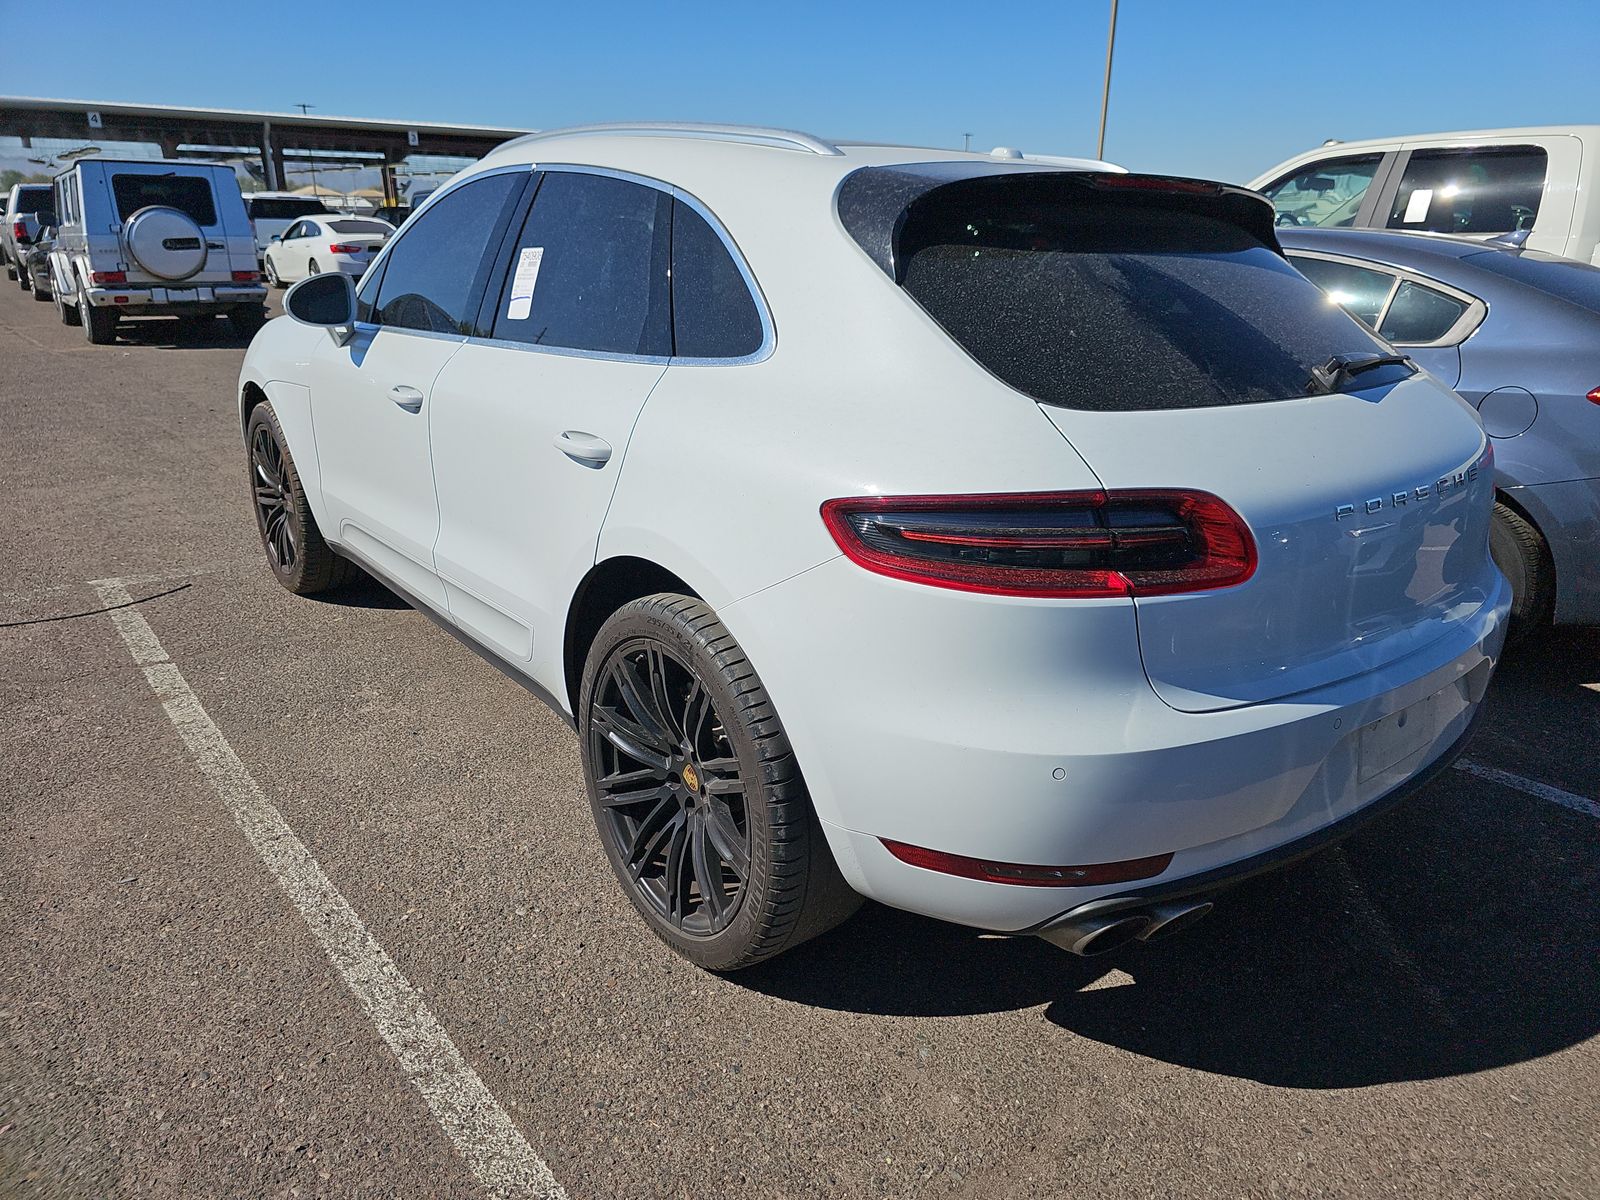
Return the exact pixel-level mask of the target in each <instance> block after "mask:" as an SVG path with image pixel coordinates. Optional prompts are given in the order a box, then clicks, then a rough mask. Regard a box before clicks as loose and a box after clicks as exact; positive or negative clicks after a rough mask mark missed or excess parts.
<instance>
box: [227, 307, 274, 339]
mask: <svg viewBox="0 0 1600 1200" xmlns="http://www.w3.org/2000/svg"><path fill="white" fill-rule="evenodd" d="M266 323H267V310H266V309H264V308H262V307H261V306H260V305H255V306H252V307H249V308H235V309H233V310H231V311H230V312H229V313H228V324H230V325H232V326H233V332H234V333H236V334H238V335H239V336H240V337H242V338H244V339H245V340H247V341H248V340H249V339H250V338H253V337H255V335H256V334H258V333H260V332H261V327H262V326H263V325H265V324H266Z"/></svg>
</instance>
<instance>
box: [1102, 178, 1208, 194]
mask: <svg viewBox="0 0 1600 1200" xmlns="http://www.w3.org/2000/svg"><path fill="white" fill-rule="evenodd" d="M1089 182H1090V183H1091V184H1093V185H1094V186H1095V187H1097V188H1112V189H1116V188H1121V189H1123V190H1125V191H1130V192H1186V193H1189V194H1190V195H1196V196H1215V195H1216V194H1217V193H1218V192H1220V191H1222V185H1221V184H1218V183H1208V182H1207V181H1205V180H1204V179H1179V178H1175V177H1173V176H1170V175H1121V174H1115V173H1111V172H1106V173H1103V174H1094V175H1090V176H1089Z"/></svg>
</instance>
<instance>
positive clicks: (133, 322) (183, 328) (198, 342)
mask: <svg viewBox="0 0 1600 1200" xmlns="http://www.w3.org/2000/svg"><path fill="white" fill-rule="evenodd" d="M117 339H118V340H119V341H123V342H126V343H128V344H129V345H131V346H144V347H147V348H149V349H152V350H243V349H245V348H246V347H247V346H249V345H250V339H249V338H248V337H241V336H240V335H239V334H237V333H235V332H234V328H233V324H232V323H231V322H230V321H228V320H227V319H226V318H223V317H213V318H212V319H210V320H207V321H197V322H194V323H192V324H191V323H190V322H188V321H183V320H179V319H178V318H176V317H140V318H124V319H123V320H121V321H118V322H117Z"/></svg>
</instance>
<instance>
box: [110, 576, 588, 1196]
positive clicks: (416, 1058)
mask: <svg viewBox="0 0 1600 1200" xmlns="http://www.w3.org/2000/svg"><path fill="white" fill-rule="evenodd" d="M90 586H92V587H93V588H94V590H95V592H96V593H98V595H99V597H100V601H101V603H102V604H105V605H107V606H110V605H113V604H128V603H129V602H130V601H131V600H132V597H131V596H129V595H128V589H127V585H126V583H125V582H124V581H123V580H120V579H101V580H96V581H94V582H93V583H92V584H91V585H90ZM108 615H109V616H110V617H111V620H112V623H113V624H115V625H116V627H117V632H118V633H120V634H121V635H122V640H123V641H124V642H126V643H127V646H128V652H129V653H130V654H132V655H133V661H134V662H136V663H137V664H139V666H141V667H142V668H144V674H145V678H146V679H147V680H148V681H149V683H150V686H151V688H152V689H153V690H154V691H155V694H156V696H157V697H158V698H160V700H161V702H162V705H163V706H164V707H165V709H166V712H167V717H168V719H170V720H171V721H172V724H173V726H174V727H175V728H176V729H177V731H178V734H179V736H180V737H182V738H183V743H184V745H185V746H187V747H188V748H189V753H190V755H191V756H192V757H193V758H194V762H195V765H196V766H197V767H199V769H200V773H201V774H202V775H204V776H205V777H206V779H207V780H209V781H210V783H211V786H212V787H213V788H214V789H216V793H217V796H218V797H219V798H220V799H221V800H222V802H223V804H225V805H226V806H227V808H228V811H229V812H230V813H232V814H233V818H234V820H235V821H237V822H238V824H239V828H240V830H241V831H243V833H244V836H245V840H246V841H248V842H249V843H250V845H251V847H252V848H253V849H254V850H255V852H256V853H257V854H258V855H260V856H261V861H262V862H263V863H265V864H266V867H267V869H268V870H269V871H271V872H272V874H273V875H274V876H275V877H276V878H277V880H278V883H279V884H280V885H281V886H282V888H283V890H284V891H285V892H286V893H287V894H288V896H289V899H290V901H291V902H293V904H294V906H295V908H297V909H298V910H299V911H300V915H301V916H302V917H304V918H305V922H306V924H307V925H308V926H309V927H310V929H311V933H312V935H313V936H314V937H315V938H316V939H317V941H318V942H320V943H321V944H322V948H323V950H324V951H326V953H327V955H328V959H329V960H330V961H331V962H332V963H333V966H334V969H335V970H337V971H338V972H339V975H340V977H341V978H342V979H343V980H344V981H345V983H346V985H348V987H349V988H350V990H351V991H352V992H353V993H355V997H356V999H357V1000H358V1001H359V1002H360V1003H361V1007H362V1008H363V1009H365V1010H366V1013H367V1016H368V1017H369V1018H371V1020H372V1023H373V1024H374V1025H375V1026H377V1029H378V1032H379V1033H380V1034H381V1035H382V1036H383V1040H384V1041H385V1042H387V1043H388V1044H389V1049H390V1050H392V1051H393V1052H394V1055H395V1057H396V1058H397V1059H399V1061H400V1066H401V1069H402V1070H403V1071H404V1072H405V1073H406V1075H407V1076H408V1077H409V1078H410V1079H411V1082H412V1083H414V1084H416V1086H417V1090H418V1091H419V1092H421V1093H422V1098H423V1099H424V1100H425V1101H427V1104H428V1107H429V1108H430V1109H431V1110H432V1111H433V1115H434V1117H435V1119H436V1120H438V1122H439V1124H440V1125H441V1126H442V1127H443V1128H444V1131H445V1133H446V1134H448V1135H449V1137H450V1139H451V1141H453V1142H454V1143H455V1145H456V1149H457V1150H459V1151H460V1153H461V1156H462V1157H463V1158H464V1159H465V1160H466V1162H467V1165H468V1166H469V1167H471V1168H472V1172H473V1174H474V1175H476V1176H477V1177H478V1179H479V1180H480V1181H481V1182H482V1183H483V1184H484V1186H485V1187H487V1188H488V1189H489V1191H490V1193H491V1194H492V1195H494V1196H496V1197H504V1198H505V1200H512V1198H516V1200H524V1198H528V1197H536V1198H538V1200H565V1196H566V1193H565V1192H564V1191H562V1188H561V1185H560V1184H559V1183H557V1182H556V1178H555V1176H554V1175H552V1174H551V1173H550V1168H549V1167H548V1166H547V1165H545V1162H544V1160H543V1159H541V1158H540V1157H539V1156H538V1155H537V1154H536V1153H534V1150H533V1147H532V1146H530V1145H528V1143H527V1141H526V1139H524V1138H523V1136H522V1134H521V1133H520V1132H519V1131H518V1130H517V1127H516V1125H515V1124H513V1123H512V1120H511V1118H510V1116H509V1115H507V1113H506V1111H505V1109H503V1108H501V1107H500V1104H499V1102H498V1101H496V1100H495V1098H494V1096H493V1094H492V1093H491V1092H490V1091H489V1089H488V1088H487V1087H485V1086H484V1083H483V1080H481V1079H479V1078H478V1074H477V1072H476V1071H474V1070H473V1069H472V1067H471V1066H469V1065H468V1064H467V1061H466V1059H464V1058H463V1057H462V1056H461V1051H460V1050H458V1049H457V1048H456V1045H455V1043H454V1042H452V1041H451V1040H450V1035H449V1034H447V1033H446V1032H445V1031H444V1027H443V1026H442V1025H440V1024H439V1019H438V1018H437V1017H435V1016H434V1015H433V1013H432V1012H431V1011H430V1010H429V1008H428V1006H427V1004H426V1003H424V1002H423V999H422V996H421V994H420V993H419V992H418V991H417V989H416V988H415V987H413V986H412V984H411V982H410V980H408V979H406V977H405V976H404V975H402V974H401V973H400V969H399V968H398V967H397V966H395V964H394V960H393V959H391V958H390V957H389V956H388V954H386V953H385V952H384V949H383V947H382V946H380V945H378V943H377V941H375V940H374V939H373V937H372V935H371V934H370V933H368V932H367V927H366V926H365V925H363V924H362V922H361V918H360V917H359V916H357V915H356V911H355V909H353V908H352V907H351V906H350V902H349V901H348V900H346V899H345V898H344V896H343V895H341V894H340V892H339V890H338V889H337V888H336V887H334V886H333V882H332V880H330V879H329V878H328V876H327V875H326V874H325V873H324V872H323V870H322V868H321V867H320V866H318V865H317V860H316V859H315V858H313V857H312V856H311V852H310V851H309V850H307V849H306V847H305V843H303V842H302V841H301V840H300V839H299V838H298V837H296V836H295V834H294V831H293V830H292V829H290V828H289V826H288V824H287V823H286V822H285V821H284V819H283V814H281V813H280V812H279V811H278V810H277V808H276V807H274V806H273V804H272V802H271V801H269V800H268V799H267V797H266V795H265V794H264V793H263V792H262V790H261V787H260V785H258V784H257V783H256V781H255V780H254V779H253V778H251V776H250V773H249V772H248V771H246V770H245V767H244V764H243V763H242V762H240V761H239V756H238V755H237V754H235V753H234V752H233V747H232V746H230V745H228V741H227V739H226V738H224V737H223V736H222V731H221V730H220V729H218V728H217V726H216V724H215V722H213V721H212V720H211V717H210V715H209V714H208V713H207V712H206V710H205V708H204V707H202V705H201V704H200V700H199V698H198V697H197V696H196V695H195V694H194V692H193V690H192V689H191V688H190V687H189V685H188V683H187V682H186V681H185V680H184V678H183V675H182V674H181V673H180V672H179V671H178V668H177V665H176V664H174V663H173V662H172V661H171V660H170V659H169V658H168V657H167V652H166V650H164V649H163V648H162V646H161V642H160V641H159V640H158V639H157V638H156V635H155V631H154V630H153V629H151V628H150V623H149V622H148V621H146V620H145V619H144V616H143V614H142V613H140V612H139V610H138V609H137V608H135V607H129V608H119V609H114V610H113V611H112V612H111V613H109V614H108Z"/></svg>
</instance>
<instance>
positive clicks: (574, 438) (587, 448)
mask: <svg viewBox="0 0 1600 1200" xmlns="http://www.w3.org/2000/svg"><path fill="white" fill-rule="evenodd" d="M555 445H556V449H557V450H559V451H561V453H563V454H565V455H566V456H567V457H568V458H570V459H571V460H572V461H573V462H575V463H582V464H583V465H584V466H586V467H593V468H595V469H596V470H599V469H600V468H601V467H603V466H605V465H606V463H608V462H610V461H611V443H610V442H608V441H606V440H605V438H598V437H595V435H594V434H592V433H584V432H583V431H582V430H580V429H564V430H562V431H561V432H560V433H558V434H556V441H555Z"/></svg>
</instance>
